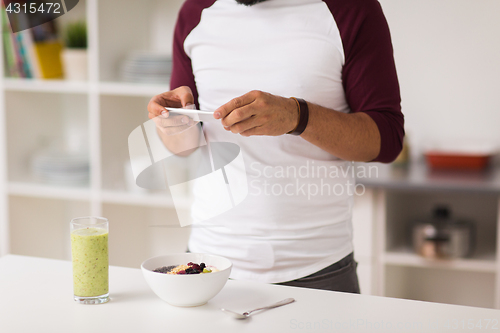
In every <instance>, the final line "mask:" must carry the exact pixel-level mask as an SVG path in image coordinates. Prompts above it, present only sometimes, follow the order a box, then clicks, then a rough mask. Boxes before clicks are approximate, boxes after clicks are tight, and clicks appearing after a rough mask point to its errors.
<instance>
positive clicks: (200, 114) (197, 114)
mask: <svg viewBox="0 0 500 333" xmlns="http://www.w3.org/2000/svg"><path fill="white" fill-rule="evenodd" d="M165 109H166V110H167V111H169V112H172V113H173V114H176V115H177V114H179V115H186V116H189V117H190V118H192V119H193V120H194V121H211V120H216V119H214V111H206V110H195V109H183V108H168V107H166V108H165Z"/></svg>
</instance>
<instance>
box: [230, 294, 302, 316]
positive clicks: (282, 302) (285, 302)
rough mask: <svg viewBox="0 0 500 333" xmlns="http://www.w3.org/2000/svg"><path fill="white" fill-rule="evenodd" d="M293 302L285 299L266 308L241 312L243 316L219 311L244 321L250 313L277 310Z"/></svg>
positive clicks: (291, 299) (290, 299)
mask: <svg viewBox="0 0 500 333" xmlns="http://www.w3.org/2000/svg"><path fill="white" fill-rule="evenodd" d="M293 302H295V299H293V298H285V299H284V300H282V301H279V302H278V303H274V304H271V305H268V306H264V307H262V308H257V309H253V310H251V311H247V312H243V314H241V313H237V312H234V311H231V310H228V309H221V310H222V312H224V313H226V314H228V315H229V316H232V317H233V318H236V319H246V318H248V317H249V316H250V313H252V312H255V311H260V310H267V309H272V308H277V307H278V306H282V305H286V304H290V303H293Z"/></svg>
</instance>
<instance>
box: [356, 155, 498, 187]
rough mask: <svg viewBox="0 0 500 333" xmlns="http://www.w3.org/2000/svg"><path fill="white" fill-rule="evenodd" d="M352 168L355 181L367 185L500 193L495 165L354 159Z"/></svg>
mask: <svg viewBox="0 0 500 333" xmlns="http://www.w3.org/2000/svg"><path fill="white" fill-rule="evenodd" d="M354 170H355V171H356V174H357V175H358V177H357V179H356V182H357V183H358V184H363V185H364V186H366V187H370V188H384V189H394V190H441V191H443V190H444V191H476V192H482V193H491V194H500V167H494V166H491V167H490V168H487V169H485V170H483V171H469V170H433V169H430V168H429V167H428V166H427V165H426V164H425V163H424V162H418V163H411V164H409V165H408V166H395V165H390V164H389V165H388V164H381V163H368V164H364V163H356V164H355V168H354ZM362 172H364V173H362ZM359 175H360V176H361V177H359Z"/></svg>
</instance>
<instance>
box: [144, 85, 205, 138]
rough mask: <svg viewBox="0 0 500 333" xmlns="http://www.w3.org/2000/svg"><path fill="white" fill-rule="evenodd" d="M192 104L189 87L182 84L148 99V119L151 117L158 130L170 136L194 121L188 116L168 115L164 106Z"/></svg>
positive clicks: (181, 130) (190, 125) (187, 127)
mask: <svg viewBox="0 0 500 333" xmlns="http://www.w3.org/2000/svg"><path fill="white" fill-rule="evenodd" d="M190 105H194V97H193V93H192V91H191V89H190V88H189V87H186V86H183V87H179V88H177V89H174V90H171V91H167V92H164V93H162V94H159V95H156V96H154V97H153V98H151V100H150V101H149V104H148V111H149V115H148V117H149V119H153V121H154V122H155V123H156V126H157V127H158V130H159V131H161V132H162V133H163V134H165V135H167V136H170V135H176V134H180V133H182V132H184V131H185V130H187V129H189V128H191V127H193V126H194V125H195V124H196V123H195V122H194V121H193V119H191V118H190V117H188V116H183V115H176V116H170V114H169V112H168V111H167V110H166V109H165V107H173V108H184V107H189V106H190Z"/></svg>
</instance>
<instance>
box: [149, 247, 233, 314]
mask: <svg viewBox="0 0 500 333" xmlns="http://www.w3.org/2000/svg"><path fill="white" fill-rule="evenodd" d="M188 262H194V263H195V264H200V263H202V262H204V263H205V264H206V265H207V266H215V267H216V268H217V269H219V271H218V272H212V273H205V274H186V275H184V274H182V275H177V274H163V273H156V272H153V270H154V269H156V268H159V267H163V266H171V265H187V263H188ZM232 266H233V264H232V263H231V261H229V260H228V259H226V258H224V257H220V256H216V255H211V254H202V253H180V254H170V255H164V256H159V257H154V258H151V259H148V260H146V261H145V262H143V263H142V265H141V270H142V274H143V275H144V278H145V279H146V282H147V283H148V284H149V286H150V287H151V289H152V290H153V292H154V293H155V294H156V295H158V297H160V298H161V299H162V300H164V301H165V302H167V303H169V304H171V305H175V306H198V305H203V304H205V303H206V302H208V301H209V300H210V299H211V298H213V297H214V296H215V295H217V294H218V293H219V291H221V289H222V288H223V287H224V285H225V284H226V282H227V279H228V278H229V274H230V273H231V268H232Z"/></svg>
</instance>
